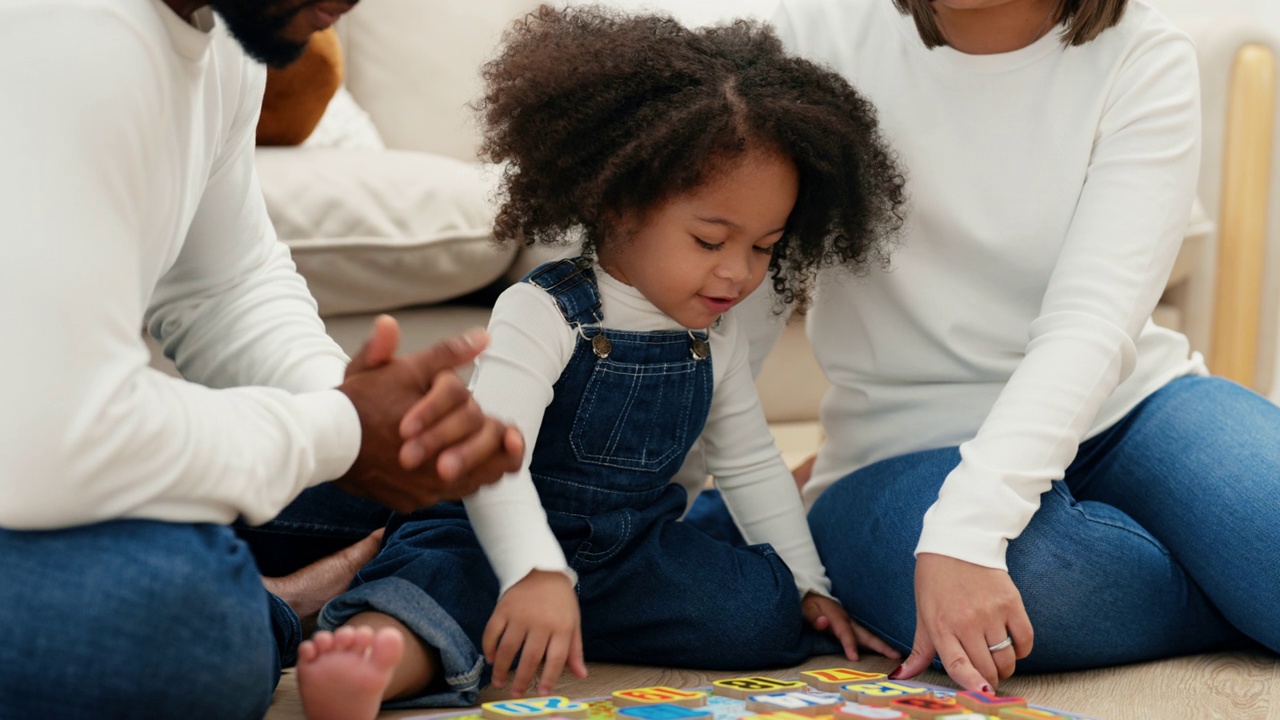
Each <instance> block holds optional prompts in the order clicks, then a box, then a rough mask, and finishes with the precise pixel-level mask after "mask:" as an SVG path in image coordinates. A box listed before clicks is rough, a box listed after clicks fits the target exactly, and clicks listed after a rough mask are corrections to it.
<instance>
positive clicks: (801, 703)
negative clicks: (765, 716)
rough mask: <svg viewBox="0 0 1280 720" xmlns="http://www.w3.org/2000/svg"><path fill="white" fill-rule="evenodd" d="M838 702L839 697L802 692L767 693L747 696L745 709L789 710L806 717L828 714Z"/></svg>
mask: <svg viewBox="0 0 1280 720" xmlns="http://www.w3.org/2000/svg"><path fill="white" fill-rule="evenodd" d="M839 704H841V700H840V698H837V697H832V696H830V695H810V694H809V693H803V692H782V693H768V694H765V695H752V696H750V697H748V698H747V709H748V710H750V711H752V712H758V713H776V712H791V713H795V714H797V715H805V716H808V717H813V716H815V715H830V714H831V713H832V712H833V711H834V710H835V707H836V706H837V705H839Z"/></svg>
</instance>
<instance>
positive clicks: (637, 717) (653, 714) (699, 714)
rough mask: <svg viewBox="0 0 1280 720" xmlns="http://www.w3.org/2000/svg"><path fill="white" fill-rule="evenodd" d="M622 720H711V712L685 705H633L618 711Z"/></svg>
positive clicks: (618, 715)
mask: <svg viewBox="0 0 1280 720" xmlns="http://www.w3.org/2000/svg"><path fill="white" fill-rule="evenodd" d="M617 717H618V718H619V719H620V720H711V711H710V710H706V709H703V708H690V707H685V706H683V705H667V704H661V705H632V706H629V707H621V708H618V710H617Z"/></svg>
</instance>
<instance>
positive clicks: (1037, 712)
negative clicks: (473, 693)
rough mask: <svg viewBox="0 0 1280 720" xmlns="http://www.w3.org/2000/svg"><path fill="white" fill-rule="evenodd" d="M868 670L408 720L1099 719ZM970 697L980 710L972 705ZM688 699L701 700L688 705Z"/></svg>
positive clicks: (535, 701) (545, 701) (518, 704)
mask: <svg viewBox="0 0 1280 720" xmlns="http://www.w3.org/2000/svg"><path fill="white" fill-rule="evenodd" d="M867 675H868V673H862V672H861V671H858V670H852V669H848V668H831V669H827V670H815V671H811V672H810V673H808V674H806V675H805V678H804V680H803V681H797V680H782V679H778V678H771V677H765V676H762V675H757V676H748V677H739V678H730V679H726V680H717V681H715V682H714V683H712V684H711V685H710V686H702V687H695V688H671V687H664V686H654V687H642V688H623V689H619V690H617V691H615V692H612V693H611V694H610V695H609V696H608V697H603V698H590V699H584V700H570V699H569V698H566V697H562V696H554V697H540V698H528V699H519V700H503V701H495V702H487V703H484V704H483V705H481V706H480V707H479V708H469V709H459V710H452V711H444V712H440V711H433V712H429V713H423V714H421V715H414V716H412V717H411V718H407V719H406V720H445V719H446V718H447V719H448V720H533V719H534V718H537V720H561V719H562V718H563V719H564V720H915V719H916V718H939V719H940V720H1098V719H1097V718H1091V717H1089V716H1087V715H1082V714H1078V713H1071V712H1063V711H1062V710H1055V709H1053V708H1045V707H1037V706H1031V705H1028V704H1027V702H1026V701H1025V700H1023V699H1022V698H1002V697H997V696H992V695H983V694H982V693H967V692H957V691H955V690H948V689H946V688H941V687H938V686H936V685H928V684H926V683H920V682H914V681H909V680H901V681H890V680H885V679H881V678H877V677H867ZM869 675H872V676H875V675H877V673H870V674H869ZM835 683H840V684H838V685H836V684H835ZM833 687H834V688H835V689H832V688H833ZM966 702H968V703H973V704H975V705H978V706H980V707H981V709H970V706H969V705H966V704H965V703H966ZM682 703H702V704H701V705H700V706H696V707H686V706H685V705H684V704H682Z"/></svg>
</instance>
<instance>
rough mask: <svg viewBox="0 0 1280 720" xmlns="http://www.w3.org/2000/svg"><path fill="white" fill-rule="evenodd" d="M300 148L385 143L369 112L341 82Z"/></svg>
mask: <svg viewBox="0 0 1280 720" xmlns="http://www.w3.org/2000/svg"><path fill="white" fill-rule="evenodd" d="M302 147H304V148H343V149H346V150H382V149H384V148H386V144H385V143H383V142H382V136H381V135H379V134H378V128H377V127H376V126H375V125H374V124H373V120H372V119H371V118H370V117H369V113H367V112H365V111H364V108H362V107H360V106H359V105H358V104H356V99H355V98H353V97H351V91H349V90H347V88H346V86H345V85H344V86H341V87H339V88H338V92H336V93H334V95H333V97H332V98H331V99H330V100H329V104H328V105H327V106H325V109H324V115H321V116H320V122H319V123H317V124H316V129H315V130H312V131H311V134H310V135H309V136H307V139H306V140H305V141H304V142H303V143H302Z"/></svg>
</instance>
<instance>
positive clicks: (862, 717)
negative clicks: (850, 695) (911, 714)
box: [835, 702, 907, 720]
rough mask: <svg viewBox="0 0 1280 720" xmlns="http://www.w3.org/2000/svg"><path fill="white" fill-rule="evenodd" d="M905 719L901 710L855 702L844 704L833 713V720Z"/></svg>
mask: <svg viewBox="0 0 1280 720" xmlns="http://www.w3.org/2000/svg"><path fill="white" fill-rule="evenodd" d="M906 717H907V716H906V714H905V713H903V712H902V711H901V710H894V709H892V708H887V707H876V706H875V705H863V704H862V703H855V702H850V703H845V704H843V705H841V706H840V707H838V708H836V712H835V720H904V719H905V718H906Z"/></svg>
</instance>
